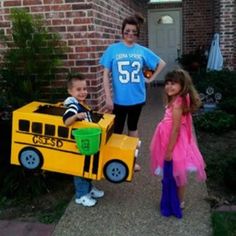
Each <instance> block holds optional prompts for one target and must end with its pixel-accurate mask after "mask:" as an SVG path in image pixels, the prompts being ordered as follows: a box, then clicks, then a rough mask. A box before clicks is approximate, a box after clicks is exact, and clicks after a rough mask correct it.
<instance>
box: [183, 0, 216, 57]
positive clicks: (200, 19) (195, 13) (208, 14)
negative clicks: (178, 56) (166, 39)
mask: <svg viewBox="0 0 236 236" xmlns="http://www.w3.org/2000/svg"><path fill="white" fill-rule="evenodd" d="M213 2H214V1H213V0H208V1H205V0H199V1H193V0H184V1H183V51H184V53H188V52H190V51H193V50H195V49H196V48H197V47H198V46H205V47H209V46H210V43H211V39H212V36H213V33H214V15H213V13H214V11H213V9H214V6H213Z"/></svg>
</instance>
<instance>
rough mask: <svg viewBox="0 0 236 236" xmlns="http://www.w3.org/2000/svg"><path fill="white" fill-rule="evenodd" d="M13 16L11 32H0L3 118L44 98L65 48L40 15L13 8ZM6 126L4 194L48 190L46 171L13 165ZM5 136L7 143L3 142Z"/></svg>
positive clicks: (1, 180)
mask: <svg viewBox="0 0 236 236" xmlns="http://www.w3.org/2000/svg"><path fill="white" fill-rule="evenodd" d="M10 19H11V21H12V28H11V35H5V34H4V32H3V31H1V32H0V33H1V34H0V40H1V43H2V44H4V45H5V48H6V49H5V51H4V53H3V58H2V64H1V68H0V109H1V110H0V115H1V117H0V118H1V119H0V121H1V120H3V119H2V117H4V119H5V117H6V108H9V107H10V109H11V110H14V109H16V108H18V107H20V106H22V105H24V104H26V103H28V102H31V101H33V100H40V99H42V96H43V92H42V91H43V88H44V87H45V86H48V85H50V82H51V81H52V80H53V79H54V78H55V70H56V68H57V66H58V65H60V63H61V57H62V54H63V53H64V51H65V48H64V47H62V46H61V42H60V37H59V35H58V34H56V33H51V32H48V31H47V28H46V27H45V26H44V22H43V19H42V18H41V17H38V16H35V17H33V16H31V15H30V14H29V13H27V12H26V11H25V10H23V9H13V10H12V12H11V15H10ZM11 110H10V111H11ZM9 122H11V120H9ZM0 124H1V125H2V123H0ZM3 125H4V124H3ZM6 128H7V127H6V126H4V127H3V128H2V126H1V139H0V141H1V143H0V144H1V145H0V146H1V148H0V158H1V159H0V160H1V162H0V163H1V164H4V165H1V166H0V168H1V169H0V173H1V174H0V177H1V178H0V190H1V195H7V196H10V197H13V196H18V197H19V196H25V195H27V196H28V197H33V196H35V195H38V194H41V193H43V192H45V191H47V189H48V179H47V181H46V178H45V174H42V173H43V172H38V173H33V172H28V171H25V170H24V169H22V168H20V167H15V166H11V165H10V163H9V158H10V157H9V156H10V154H9V152H10V150H9V145H10V138H9V140H8V139H6V133H8V130H10V129H7V130H6ZM2 139H4V140H3V141H2ZM5 140H8V143H4V141H5ZM6 160H8V162H7V163H6ZM3 162H4V163H3Z"/></svg>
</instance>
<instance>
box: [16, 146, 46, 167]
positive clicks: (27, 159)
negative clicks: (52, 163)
mask: <svg viewBox="0 0 236 236" xmlns="http://www.w3.org/2000/svg"><path fill="white" fill-rule="evenodd" d="M19 162H20V164H21V165H22V166H23V167H24V168H26V169H28V170H36V169H40V168H41V166H42V165H43V157H42V154H41V152H40V151H39V150H37V149H36V148H33V147H25V148H23V149H22V150H21V151H20V153H19Z"/></svg>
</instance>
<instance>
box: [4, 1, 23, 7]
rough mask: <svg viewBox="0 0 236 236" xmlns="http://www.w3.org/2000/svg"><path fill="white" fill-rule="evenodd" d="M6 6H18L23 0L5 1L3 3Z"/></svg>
mask: <svg viewBox="0 0 236 236" xmlns="http://www.w3.org/2000/svg"><path fill="white" fill-rule="evenodd" d="M3 6H4V7H17V6H21V0H14V1H8V0H6V1H4V3H3Z"/></svg>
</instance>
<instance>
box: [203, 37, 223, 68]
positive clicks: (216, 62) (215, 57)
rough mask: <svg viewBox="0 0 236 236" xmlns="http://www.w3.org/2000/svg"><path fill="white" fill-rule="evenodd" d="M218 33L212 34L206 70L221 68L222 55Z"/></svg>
mask: <svg viewBox="0 0 236 236" xmlns="http://www.w3.org/2000/svg"><path fill="white" fill-rule="evenodd" d="M219 41H220V35H219V34H218V33H215V34H214V37H213V40H212V43H211V48H210V52H209V57H208V61H207V70H222V68H223V57H222V54H221V51H220V42H219Z"/></svg>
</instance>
